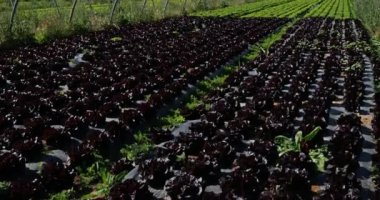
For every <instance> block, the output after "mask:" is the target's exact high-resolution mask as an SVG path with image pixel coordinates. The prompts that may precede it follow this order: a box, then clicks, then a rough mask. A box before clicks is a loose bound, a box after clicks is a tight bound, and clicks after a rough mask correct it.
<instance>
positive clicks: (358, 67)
mask: <svg viewBox="0 0 380 200" xmlns="http://www.w3.org/2000/svg"><path fill="white" fill-rule="evenodd" d="M362 68H363V65H362V64H360V62H356V63H354V64H352V65H351V66H349V67H346V68H345V69H344V70H345V71H347V72H348V71H359V70H361V69H362Z"/></svg>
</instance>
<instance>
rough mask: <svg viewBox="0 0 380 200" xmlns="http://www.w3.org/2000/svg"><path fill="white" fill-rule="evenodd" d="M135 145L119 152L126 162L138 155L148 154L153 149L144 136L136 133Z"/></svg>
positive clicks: (149, 141)
mask: <svg viewBox="0 0 380 200" xmlns="http://www.w3.org/2000/svg"><path fill="white" fill-rule="evenodd" d="M134 138H135V141H136V142H135V143H133V144H129V145H126V146H125V147H124V148H122V149H121V150H120V152H121V154H122V155H123V156H124V157H126V158H127V159H128V160H135V159H136V158H137V157H138V156H139V155H141V154H145V153H147V152H149V151H150V150H151V149H152V148H153V143H152V141H151V140H150V139H149V138H148V137H147V135H146V134H144V133H142V132H138V133H136V134H135V135H134Z"/></svg>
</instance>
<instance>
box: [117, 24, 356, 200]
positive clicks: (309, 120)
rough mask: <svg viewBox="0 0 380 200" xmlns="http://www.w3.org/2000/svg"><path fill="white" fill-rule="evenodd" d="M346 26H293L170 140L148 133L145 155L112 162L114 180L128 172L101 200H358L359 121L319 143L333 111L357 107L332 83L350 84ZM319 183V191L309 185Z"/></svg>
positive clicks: (348, 118) (348, 119)
mask: <svg viewBox="0 0 380 200" xmlns="http://www.w3.org/2000/svg"><path fill="white" fill-rule="evenodd" d="M353 23H358V22H353V21H350V20H346V21H335V20H332V19H320V18H312V19H304V20H301V21H300V22H299V23H297V24H296V25H295V26H294V27H293V28H291V29H290V30H289V31H288V32H287V34H286V35H285V37H284V38H283V39H282V40H280V41H279V42H277V43H276V44H275V45H273V46H272V47H271V48H270V49H269V52H268V54H267V55H265V54H262V55H261V56H260V57H258V58H257V59H255V60H254V61H252V62H250V63H248V64H246V65H244V66H242V67H241V68H240V69H239V70H238V71H236V72H234V73H233V74H231V75H230V76H229V77H228V78H227V79H226V82H225V84H224V85H223V86H222V87H220V88H217V89H216V90H214V91H212V92H211V93H209V94H208V95H207V96H205V100H204V101H205V102H206V103H207V104H209V105H211V106H210V107H209V108H207V107H205V106H204V105H200V106H198V107H196V108H195V109H193V110H191V111H190V112H189V110H187V111H186V112H185V113H183V114H184V115H185V116H186V118H187V120H188V121H187V122H185V123H184V124H182V125H181V126H180V127H178V129H175V130H174V131H170V130H166V129H163V130H154V131H152V132H151V138H152V140H153V142H154V143H155V144H156V147H155V150H154V151H153V152H152V153H151V154H149V155H145V156H143V157H140V159H138V160H137V161H136V162H133V161H128V160H125V159H121V160H119V161H118V162H116V163H115V165H114V168H113V169H117V170H115V171H114V172H115V173H120V172H121V171H124V170H126V171H129V170H130V172H129V174H128V175H127V176H126V178H125V180H124V182H123V183H120V184H117V185H115V186H114V187H113V188H112V189H111V192H110V198H111V199H119V198H122V199H130V198H132V196H133V197H134V198H136V199H152V198H157V199H166V198H172V199H173V198H178V199H182V198H189V199H236V198H243V199H297V198H298V199H311V198H312V196H315V198H316V199H326V198H329V197H330V198H332V199H336V198H338V199H341V198H345V199H355V198H359V192H358V191H359V190H358V188H360V184H359V183H358V181H357V180H356V170H357V169H358V160H357V159H355V156H358V154H359V153H360V151H361V145H362V144H361V141H362V139H361V138H362V136H361V133H360V125H361V122H360V119H359V117H358V116H357V115H342V116H338V119H337V124H338V125H337V126H336V129H334V130H332V137H331V138H332V139H331V141H330V142H329V145H328V146H327V147H326V146H324V145H323V144H324V141H323V140H322V137H323V135H324V134H327V132H328V130H327V126H328V125H329V123H330V122H329V120H330V107H331V105H332V104H333V102H334V101H336V100H337V99H338V96H339V95H343V96H344V99H345V102H344V103H343V104H344V105H346V106H350V105H352V104H356V103H357V101H356V99H357V98H356V96H355V95H349V94H351V93H355V94H357V92H356V91H361V89H362V88H361V87H358V88H356V85H355V84H354V85H353V87H354V88H353V89H352V91H351V88H347V87H344V84H343V85H342V84H340V83H339V77H340V76H341V74H342V73H347V76H350V75H351V72H346V70H345V69H346V68H345V67H348V66H351V65H353V63H355V62H356V61H357V59H359V57H361V56H362V54H361V52H356V51H353V52H349V49H348V47H346V46H344V45H342V44H341V43H340V41H347V43H351V42H355V41H356V40H357V37H355V34H354V30H356V28H355V27H354V26H351V24H353ZM346 51H347V52H346ZM342 63H345V64H343V65H342ZM360 64H362V63H360ZM354 71H356V68H355V69H354ZM359 74H360V73H359ZM356 78H358V79H359V80H360V78H361V77H360V76H358V77H356ZM350 81H351V79H345V80H344V82H347V83H350ZM342 87H344V89H342ZM351 98H352V99H354V100H353V101H352V99H351ZM352 102H354V103H352ZM295 125H297V126H295ZM316 125H318V126H320V127H321V129H322V130H320V128H318V127H317V128H315V126H316ZM299 131H301V132H299ZM319 132H320V133H319ZM306 133H310V134H307V135H306ZM281 134H283V135H281ZM293 137H295V139H294V140H293V139H292V138H293ZM318 138H319V139H318ZM340 142H342V144H344V145H341V143H340ZM350 155H351V156H350ZM325 163H328V167H326V165H325ZM346 166H348V171H343V172H342V171H341V170H342V169H347V168H346ZM333 169H336V170H333ZM318 176H325V177H327V178H326V181H325V182H324V183H318V182H317V181H316V180H315V179H316V177H318ZM317 185H324V186H325V187H316V186H317ZM315 188H318V189H315ZM321 188H323V189H321Z"/></svg>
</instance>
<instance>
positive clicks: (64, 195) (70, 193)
mask: <svg viewBox="0 0 380 200" xmlns="http://www.w3.org/2000/svg"><path fill="white" fill-rule="evenodd" d="M73 198H74V190H73V188H71V189H67V190H63V191H61V192H59V193H56V194H52V195H51V196H50V197H49V199H50V200H68V199H73Z"/></svg>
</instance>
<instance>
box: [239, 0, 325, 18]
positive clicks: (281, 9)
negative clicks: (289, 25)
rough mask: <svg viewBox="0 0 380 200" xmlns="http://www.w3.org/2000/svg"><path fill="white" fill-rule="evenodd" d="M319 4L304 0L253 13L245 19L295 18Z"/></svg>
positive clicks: (316, 0) (317, 0)
mask: <svg viewBox="0 0 380 200" xmlns="http://www.w3.org/2000/svg"><path fill="white" fill-rule="evenodd" d="M319 2H321V0H311V1H307V2H306V3H305V1H303V0H296V1H291V2H288V3H284V4H280V5H278V6H274V7H271V8H268V9H264V10H260V11H258V12H253V13H251V14H248V15H245V16H244V17H273V16H278V17H294V16H298V15H299V14H301V13H303V12H305V11H307V10H308V9H309V8H310V7H312V6H313V5H317V4H318V3H319ZM290 11H293V12H290Z"/></svg>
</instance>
